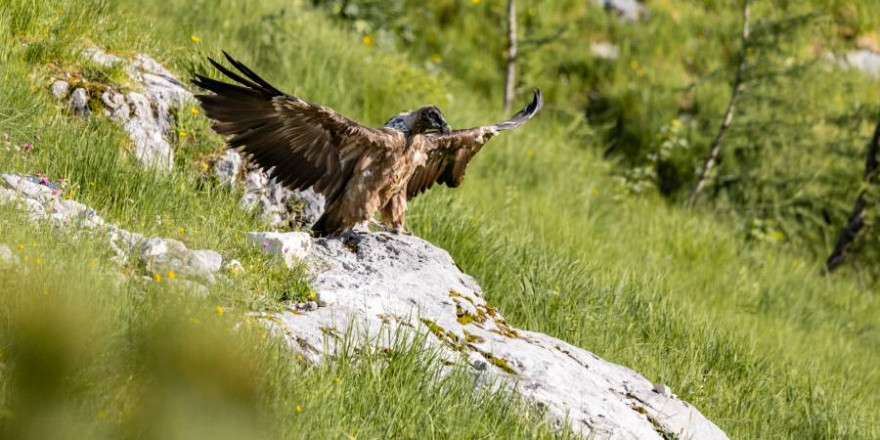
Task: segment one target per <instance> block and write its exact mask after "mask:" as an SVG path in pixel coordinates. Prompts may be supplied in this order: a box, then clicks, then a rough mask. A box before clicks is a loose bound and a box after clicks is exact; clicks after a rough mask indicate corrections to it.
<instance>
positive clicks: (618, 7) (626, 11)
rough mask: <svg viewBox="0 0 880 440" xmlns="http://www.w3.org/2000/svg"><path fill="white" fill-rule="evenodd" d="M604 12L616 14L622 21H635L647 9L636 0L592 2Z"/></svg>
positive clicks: (598, 0) (601, 0)
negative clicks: (603, 9)
mask: <svg viewBox="0 0 880 440" xmlns="http://www.w3.org/2000/svg"><path fill="white" fill-rule="evenodd" d="M593 1H594V2H595V3H596V4H597V5H599V6H601V7H603V8H605V10H606V11H610V12H613V13H615V14H617V16H618V17H620V19H621V20H623V21H637V20H638V19H640V18H642V17H643V16H644V15H645V14H646V12H647V8H645V5H644V4H643V3H642V2H640V1H638V0H593Z"/></svg>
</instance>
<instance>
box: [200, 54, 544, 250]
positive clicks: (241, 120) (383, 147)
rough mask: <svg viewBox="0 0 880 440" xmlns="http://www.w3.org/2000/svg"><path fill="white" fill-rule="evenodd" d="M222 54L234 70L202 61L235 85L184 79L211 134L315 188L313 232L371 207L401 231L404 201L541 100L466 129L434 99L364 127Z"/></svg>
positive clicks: (341, 227) (342, 224)
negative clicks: (318, 198)
mask: <svg viewBox="0 0 880 440" xmlns="http://www.w3.org/2000/svg"><path fill="white" fill-rule="evenodd" d="M224 55H226V58H227V60H228V61H229V62H230V63H231V64H232V66H234V67H235V69H237V70H238V72H240V73H236V72H234V71H232V70H230V69H228V68H226V67H224V66H223V65H221V64H220V63H217V62H216V61H214V60H212V59H210V58H209V61H210V62H211V64H213V65H214V67H216V68H217V69H218V70H219V71H220V72H221V73H223V74H224V75H226V77H228V78H229V79H231V80H233V81H235V82H236V83H237V84H230V83H226V82H222V81H217V80H214V79H211V78H208V77H205V76H202V75H196V77H195V80H194V81H193V82H194V83H195V84H196V85H197V86H199V87H201V88H203V89H205V90H208V91H210V92H212V94H207V95H197V96H196V98H197V99H198V100H199V102H200V103H201V105H202V108H204V109H205V113H206V114H207V116H208V117H209V118H211V119H212V120H214V124H213V125H212V128H213V129H214V131H216V132H217V133H219V134H221V135H225V136H229V138H228V141H227V142H228V145H229V146H230V147H232V148H235V147H243V148H242V151H243V153H245V154H247V155H250V156H251V158H252V159H253V160H254V161H256V163H257V164H258V165H260V166H261V167H263V168H264V169H267V170H272V175H273V176H274V177H275V178H276V179H278V181H279V182H281V183H282V184H284V185H285V186H287V187H288V188H291V189H299V190H302V189H307V188H309V187H312V188H313V189H314V190H315V191H317V192H319V193H321V194H323V195H324V197H325V199H326V206H325V210H324V214H323V215H322V216H321V218H320V219H319V220H318V222H317V223H315V225H314V226H313V227H312V230H313V231H314V232H315V234H316V235H329V234H337V233H340V232H344V231H346V230H348V229H350V228H351V227H353V226H354V225H355V224H357V223H359V222H363V221H368V220H371V219H372V217H373V215H374V214H375V213H376V211H381V216H382V221H383V222H385V223H386V224H388V225H389V226H391V227H392V228H393V229H394V230H398V231H399V230H402V229H403V227H404V212H405V211H406V202H407V200H408V199H411V198H413V197H415V196H416V195H418V194H421V193H422V192H424V191H426V190H427V189H428V188H430V187H431V186H432V185H434V184H435V183H441V184H445V185H447V186H450V187H457V186H458V185H460V184H461V181H462V179H463V178H464V172H465V168H466V167H467V164H468V162H469V161H470V160H471V159H472V158H473V156H474V155H475V154H477V152H478V151H479V150H480V148H481V147H482V146H483V145H484V144H485V143H486V142H487V141H488V140H489V139H491V138H492V137H493V136H495V135H496V134H498V132H500V131H503V130H509V129H512V128H515V127H517V126H519V125H521V124H523V123H524V122H526V121H528V120H529V119H531V118H532V117H533V116H534V115H535V114H536V113H537V112H538V110H539V109H540V108H541V105H542V104H543V99H542V96H541V91H540V90H536V91H535V97H534V100H533V101H532V103H531V104H529V106H528V107H526V108H525V109H524V110H523V111H521V112H520V113H518V114H516V115H515V116H514V117H513V118H511V119H510V120H507V121H503V122H500V123H498V124H494V125H487V126H483V127H477V128H471V129H467V130H455V131H452V130H450V129H449V126H448V125H447V124H446V120H445V119H444V118H443V114H442V113H441V112H440V110H439V109H437V108H436V107H434V106H427V107H422V108H420V109H417V110H414V111H411V112H406V113H401V114H400V115H397V116H395V117H393V118H391V119H390V120H389V121H388V122H387V123H386V124H385V125H384V126H382V127H380V128H369V127H365V126H363V125H361V124H359V123H357V122H355V121H353V120H351V119H348V118H346V117H345V116H342V115H340V114H339V113H336V112H335V111H333V110H331V109H329V108H327V107H323V106H320V105H316V104H312V103H309V102H306V101H304V100H302V99H299V98H296V97H294V96H290V95H287V94H285V93H283V92H281V91H279V90H278V89H276V88H275V87H273V86H272V85H271V84H269V83H268V82H266V81H265V80H263V79H262V78H260V77H259V76H257V75H256V74H255V73H254V72H252V71H251V70H250V69H249V68H247V67H246V66H245V65H244V64H242V63H240V62H238V61H236V60H234V59H233V58H232V57H230V56H229V55H228V54H225V53H224Z"/></svg>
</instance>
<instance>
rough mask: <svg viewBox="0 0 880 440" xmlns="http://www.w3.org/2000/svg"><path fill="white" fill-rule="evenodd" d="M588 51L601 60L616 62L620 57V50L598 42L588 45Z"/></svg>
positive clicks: (612, 45) (609, 44)
mask: <svg viewBox="0 0 880 440" xmlns="http://www.w3.org/2000/svg"><path fill="white" fill-rule="evenodd" d="M590 51H592V52H593V55H595V56H596V57H598V58H602V59H603V60H611V61H613V60H616V59H617V58H618V57H619V56H620V48H619V47H617V45H616V44H611V43H608V42H605V41H598V42H594V43H591V44H590Z"/></svg>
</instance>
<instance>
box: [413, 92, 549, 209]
mask: <svg viewBox="0 0 880 440" xmlns="http://www.w3.org/2000/svg"><path fill="white" fill-rule="evenodd" d="M543 105H544V97H543V94H542V93H541V90H540V89H537V90H535V95H534V97H533V98H532V102H531V103H530V104H529V105H528V106H526V108H524V109H522V110H521V111H520V112H519V113H517V114H515V115H513V117H511V118H510V119H508V120H506V121H501V122H499V123H497V124H493V125H484V126H482V127H476V128H469V129H466V130H453V131H452V132H450V133H447V134H441V133H428V134H426V135H425V139H426V141H427V142H429V143H430V144H429V149H428V150H429V157H428V161H427V162H426V163H425V165H423V166H421V167H419V168H418V169H416V171H415V173H413V175H412V177H411V178H410V179H409V182H408V183H407V189H406V197H407V199H412V198H413V197H415V196H417V195H419V194H421V193H423V192H425V191H427V190H428V189H429V188H431V187H432V186H433V185H434V184H435V183H441V184H445V185H446V186H448V187H450V188H455V187H457V186H459V185H461V182H462V180H464V173H465V170H466V169H467V165H468V163H469V162H470V160H471V159H472V158H473V157H474V156H475V155H476V154H477V153H478V152H479V151H480V149H481V148H483V145H484V144H485V143H486V142H489V139H492V137H494V136H495V135H496V134H498V133H499V132H502V131H504V130H510V129H513V128H516V127H519V126H520V125H522V124H524V123H526V121H528V120H529V119H532V117H534V116H535V114H537V113H538V110H540V109H541V107H542V106H543Z"/></svg>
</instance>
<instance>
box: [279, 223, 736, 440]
mask: <svg viewBox="0 0 880 440" xmlns="http://www.w3.org/2000/svg"><path fill="white" fill-rule="evenodd" d="M306 260H307V261H308V264H309V265H310V267H312V270H313V272H314V279H313V280H312V281H311V285H312V288H313V289H314V290H315V291H316V292H317V294H318V296H319V297H320V298H321V300H322V302H323V303H324V304H322V305H326V307H321V308H315V309H313V310H303V309H302V308H299V309H296V310H291V311H289V312H285V313H281V314H278V315H276V316H274V317H273V319H272V320H271V322H273V324H272V325H273V326H274V328H275V329H276V330H277V331H278V332H279V333H281V334H283V335H284V337H285V338H286V339H287V341H288V343H289V345H290V346H291V347H292V348H293V349H294V350H297V351H299V352H300V353H302V355H303V356H306V357H308V358H309V359H311V360H312V361H315V362H320V360H321V359H323V357H324V356H326V355H333V354H334V353H335V352H336V350H340V349H341V347H343V343H342V339H343V336H342V335H351V334H354V335H355V336H356V337H358V340H359V341H360V343H362V344H372V345H375V346H378V347H379V348H380V349H381V348H385V349H387V348H390V347H391V345H392V344H393V342H392V341H393V340H394V339H395V337H397V335H399V334H400V333H399V331H400V330H404V331H407V330H414V331H416V332H425V333H428V334H430V338H431V340H432V341H433V343H434V345H435V346H436V347H437V348H438V349H439V350H441V351H442V354H443V356H444V358H445V359H446V360H447V361H448V362H449V363H455V364H458V365H462V366H464V367H465V368H469V369H471V371H473V374H474V376H475V377H476V378H477V379H478V383H482V384H498V383H499V381H500V383H501V384H507V385H508V386H509V387H511V389H513V390H515V392H517V393H519V394H521V395H523V396H524V397H526V398H527V399H528V400H529V401H531V402H533V403H534V404H535V405H537V406H539V407H541V408H544V409H545V410H546V414H547V416H549V417H551V418H552V419H554V420H555V421H557V422H558V423H563V422H564V421H566V420H567V421H568V423H569V424H570V425H571V427H572V428H573V429H574V430H575V431H577V432H580V433H582V434H584V435H585V436H586V437H588V438H600V439H605V438H609V439H639V440H649V439H657V440H661V439H670V438H678V439H700V440H713V439H726V438H727V437H726V436H725V434H724V433H723V432H722V431H721V430H720V429H719V428H718V427H717V426H715V425H714V424H713V423H712V422H710V421H709V420H707V419H706V418H705V417H703V416H702V415H701V414H700V412H699V411H698V410H697V409H696V408H694V407H693V406H691V405H689V404H688V403H686V402H684V401H682V400H680V399H679V398H677V397H676V396H675V395H674V394H673V393H672V391H671V390H670V389H669V387H667V386H665V385H662V384H656V385H655V384H653V383H651V382H650V381H649V380H647V379H645V378H644V377H642V376H640V375H639V374H637V373H635V372H633V371H632V370H629V369H627V368H625V367H622V366H619V365H615V364H612V363H609V362H606V361H604V360H602V359H600V358H599V357H598V356H596V355H595V354H593V353H590V352H588V351H586V350H583V349H581V348H578V347H575V346H573V345H571V344H568V343H566V342H564V341H562V340H559V339H556V338H553V337H550V336H547V335H544V334H541V333H535V332H529V331H525V330H520V329H517V328H514V327H513V326H511V325H510V324H509V323H508V322H507V321H506V320H505V319H504V316H503V314H502V313H501V311H499V310H498V309H496V308H494V307H492V306H491V305H490V304H489V303H487V302H486V300H485V299H484V298H483V295H482V292H481V290H480V286H479V285H478V284H477V283H476V281H474V279H473V278H471V277H470V276H468V275H467V274H465V273H463V272H461V271H460V270H459V269H458V268H457V266H456V265H455V262H454V261H453V260H452V258H451V257H450V256H449V254H447V253H446V252H445V251H443V250H442V249H439V248H437V247H435V246H433V245H431V244H430V243H428V242H426V241H424V240H422V239H419V238H417V237H411V236H403V235H392V234H386V233H350V234H348V235H347V236H344V237H343V238H340V239H319V240H316V241H315V243H314V245H313V246H312V249H311V251H310V252H309V254H308V257H307V258H306ZM349 343H350V341H349Z"/></svg>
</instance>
